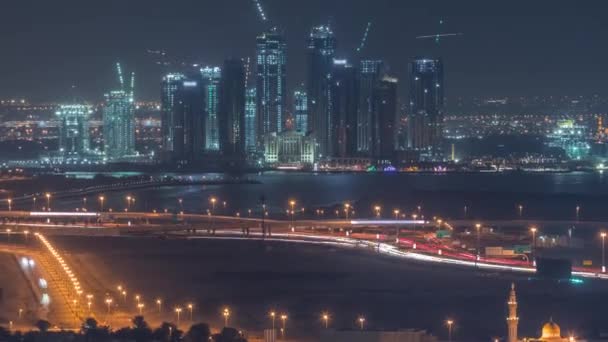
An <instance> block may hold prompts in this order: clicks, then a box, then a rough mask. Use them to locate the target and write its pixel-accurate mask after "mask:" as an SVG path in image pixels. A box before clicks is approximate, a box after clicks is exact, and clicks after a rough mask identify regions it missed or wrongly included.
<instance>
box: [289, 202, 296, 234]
mask: <svg viewBox="0 0 608 342" xmlns="http://www.w3.org/2000/svg"><path fill="white" fill-rule="evenodd" d="M289 205H290V206H291V227H292V228H293V227H294V223H293V221H294V215H295V206H296V201H294V200H290V201H289Z"/></svg>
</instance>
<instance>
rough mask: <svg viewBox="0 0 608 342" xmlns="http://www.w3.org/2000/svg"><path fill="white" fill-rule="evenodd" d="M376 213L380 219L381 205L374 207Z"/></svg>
mask: <svg viewBox="0 0 608 342" xmlns="http://www.w3.org/2000/svg"><path fill="white" fill-rule="evenodd" d="M374 211H375V212H376V217H377V218H380V212H381V211H382V207H380V206H379V205H377V206H375V207H374Z"/></svg>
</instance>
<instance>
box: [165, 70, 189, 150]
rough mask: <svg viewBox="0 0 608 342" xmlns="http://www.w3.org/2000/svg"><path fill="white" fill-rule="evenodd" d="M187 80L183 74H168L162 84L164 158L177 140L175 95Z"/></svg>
mask: <svg viewBox="0 0 608 342" xmlns="http://www.w3.org/2000/svg"><path fill="white" fill-rule="evenodd" d="M185 79H186V76H184V75H183V74H167V75H166V76H165V77H163V80H162V83H161V95H160V102H161V135H162V150H163V153H162V154H163V157H169V158H170V154H171V153H172V151H173V150H174V148H173V142H174V140H175V118H174V115H173V106H174V104H175V94H176V92H177V90H178V89H179V88H180V87H181V85H182V83H183V82H184V80H185Z"/></svg>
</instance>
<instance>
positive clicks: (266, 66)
mask: <svg viewBox="0 0 608 342" xmlns="http://www.w3.org/2000/svg"><path fill="white" fill-rule="evenodd" d="M286 58H287V57H286V44H285V38H284V37H283V34H282V33H281V32H280V31H279V30H278V29H277V28H272V29H270V30H268V31H267V32H264V33H262V34H261V35H259V36H258V37H257V63H256V64H257V81H256V92H257V116H258V127H257V134H258V142H259V143H261V142H262V141H263V139H262V138H263V136H264V135H266V134H269V133H278V132H281V131H282V130H283V125H284V122H283V121H284V120H285V116H284V112H285V97H286V95H287V88H286V84H285V73H286V68H285V64H286Z"/></svg>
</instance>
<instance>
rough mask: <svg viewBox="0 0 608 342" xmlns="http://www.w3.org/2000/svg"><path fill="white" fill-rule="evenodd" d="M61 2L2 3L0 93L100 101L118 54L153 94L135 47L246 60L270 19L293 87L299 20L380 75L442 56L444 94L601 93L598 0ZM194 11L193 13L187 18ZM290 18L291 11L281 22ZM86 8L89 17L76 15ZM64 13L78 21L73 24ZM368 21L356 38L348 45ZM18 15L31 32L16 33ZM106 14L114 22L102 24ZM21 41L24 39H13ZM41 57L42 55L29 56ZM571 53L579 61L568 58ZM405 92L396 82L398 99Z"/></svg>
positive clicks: (302, 46) (147, 60)
mask: <svg viewBox="0 0 608 342" xmlns="http://www.w3.org/2000/svg"><path fill="white" fill-rule="evenodd" d="M62 3H64V4H65V6H58V5H57V4H55V3H54V4H36V6H28V2H27V1H25V2H20V3H19V4H17V3H11V4H9V8H8V10H7V11H6V13H11V15H10V16H7V17H6V18H4V20H3V21H2V24H0V34H1V35H2V36H3V38H4V45H5V48H6V51H9V53H8V54H5V55H3V56H2V57H1V58H0V61H2V63H0V74H2V75H3V78H4V79H5V80H7V82H3V84H2V86H0V94H2V97H5V98H7V97H15V96H25V97H28V98H32V99H36V100H54V99H63V100H66V101H67V100H71V99H72V98H74V97H76V98H84V99H87V100H91V101H93V100H101V99H102V95H103V93H104V90H105V89H107V87H108V85H109V84H113V83H112V82H113V79H114V77H115V76H114V74H113V69H112V68H111V65H113V63H114V62H115V61H117V60H120V61H121V62H124V63H125V64H128V65H130V66H132V69H133V70H135V71H136V72H137V74H138V79H141V82H138V85H137V88H138V89H137V90H136V92H137V93H138V94H140V95H141V98H142V99H145V100H157V99H158V92H157V91H155V89H154V86H153V84H154V83H156V82H157V81H158V80H159V79H160V75H161V70H159V69H160V68H158V67H157V66H156V64H155V59H156V57H158V56H154V55H150V54H146V50H148V49H151V50H159V49H162V50H164V51H166V52H167V54H168V57H167V59H183V60H186V61H189V62H199V63H203V64H204V65H221V63H222V62H223V60H224V59H225V58H228V57H235V58H241V57H253V56H254V54H255V37H256V36H257V35H259V34H261V33H262V32H263V31H264V30H266V29H268V28H269V27H270V26H278V27H279V28H281V29H282V30H283V31H284V32H285V36H286V42H287V44H288V46H289V49H288V52H287V60H288V63H287V75H288V77H287V84H288V89H290V90H292V89H293V88H294V87H295V85H297V84H300V83H302V82H303V81H304V80H305V74H306V68H305V59H306V57H305V54H306V53H305V52H306V37H307V35H308V32H309V30H310V28H311V27H313V26H316V25H321V24H326V23H329V22H331V24H332V29H333V30H334V31H335V36H336V39H337V40H338V48H337V55H340V56H344V57H345V58H348V59H349V60H353V61H354V58H357V57H358V56H361V57H366V58H383V59H386V61H387V65H388V66H389V67H390V72H391V74H394V75H395V76H396V77H397V78H399V79H404V77H405V76H406V74H407V61H408V60H410V59H411V58H413V57H415V56H418V55H430V56H431V57H442V58H443V60H444V62H445V64H446V70H448V71H447V72H446V79H449V80H450V83H449V87H450V89H451V91H450V94H447V95H448V96H468V95H471V96H472V95H480V96H483V95H486V96H487V95H505V96H509V95H511V96H512V95H530V94H541V95H544V94H556V95H559V94H584V95H589V94H595V93H598V92H599V91H601V89H602V86H601V84H602V79H603V78H605V77H604V76H605V75H606V73H607V71H608V67H607V66H604V65H603V63H602V61H603V60H605V59H606V56H607V55H608V51H607V49H606V48H605V47H604V46H603V45H604V44H602V37H603V36H605V33H606V28H605V27H603V26H601V21H600V20H601V17H599V13H602V12H603V10H605V7H606V5H604V4H599V3H596V4H588V5H587V6H586V7H582V6H578V7H576V6H575V5H573V4H568V3H566V2H565V1H560V2H557V3H556V2H551V3H549V2H547V1H542V2H535V3H534V4H528V5H527V6H526V7H525V12H523V9H522V7H520V6H518V3H512V2H511V3H510V4H509V5H505V4H501V5H496V4H492V5H488V4H484V3H482V2H478V1H469V2H467V3H464V4H463V3H459V4H457V5H456V4H450V3H448V2H445V1H443V2H442V1H439V2H436V3H434V4H431V5H420V4H417V5H405V4H399V3H393V2H390V1H388V0H384V1H379V2H377V3H375V4H374V5H370V4H369V3H368V2H365V1H362V0H360V1H359V0H358V1H350V2H348V3H347V2H345V1H340V0H338V1H333V2H330V3H323V2H321V1H312V2H307V3H306V4H299V3H292V4H289V5H288V4H284V3H281V2H279V1H273V0H269V1H265V2H263V3H262V5H263V6H264V9H265V11H266V14H267V17H268V20H267V21H266V22H262V21H261V20H260V19H259V17H258V14H257V12H256V9H255V6H254V4H253V3H251V2H249V1H236V0H228V1H224V2H222V3H221V4H214V11H189V12H191V13H185V12H184V11H182V10H180V8H183V7H186V8H188V6H189V7H191V8H192V9H199V8H200V9H201V10H204V9H205V6H208V5H209V3H208V2H205V1H199V2H189V1H184V5H185V6H183V7H182V6H173V7H171V5H169V4H165V3H161V2H156V3H150V2H146V6H143V3H142V2H137V1H135V2H131V3H129V4H122V3H119V2H113V1H109V2H105V3H104V4H88V5H87V8H84V7H83V6H82V5H79V4H78V3H76V2H73V1H70V0H64V1H62ZM522 4H523V3H522ZM89 7H90V11H88V8H89ZM26 11H27V12H26ZM195 13H196V14H199V13H202V14H200V17H196V16H195ZM235 13H236V15H235ZM136 14H137V16H135V15H136ZM295 14H297V18H298V19H297V20H289V18H290V17H292V16H293V15H295ZM522 14H523V15H522ZM89 16H93V20H84V19H85V18H89ZM70 17H79V18H83V21H82V22H79V23H78V29H76V26H75V25H77V23H75V22H72V21H69V20H68V18H70ZM48 18H53V19H52V20H50V19H48ZM31 19H34V20H31ZM235 19H237V20H235ZM370 21H371V22H372V24H371V27H370V30H369V35H368V37H367V40H366V44H364V48H363V49H361V51H360V52H357V47H358V46H359V45H360V42H361V39H362V37H363V35H364V32H365V29H366V25H367V23H368V22H370ZM440 21H443V24H439V22H440ZM25 22H28V23H30V25H31V28H30V29H28V30H21V29H19V28H20V27H22V26H23V24H24V23H25ZM110 22H111V23H113V24H112V25H108V23H110ZM236 22H238V25H236V24H235V23H236ZM563 22H569V23H571V24H572V25H563ZM449 32H457V33H460V32H461V33H463V35H462V36H457V37H446V39H443V40H441V41H440V43H439V44H436V43H435V42H434V39H430V40H425V39H415V37H416V36H418V35H427V34H431V35H432V34H435V33H449ZM106 37H113V38H112V40H108V39H107V38H106ZM116 37H118V38H116ZM23 41H28V42H29V43H30V44H27V46H24V45H23V44H21V43H22V42H23ZM11 51H13V52H14V53H10V52H11ZM17 55H19V57H17ZM40 55H42V56H44V63H40V61H39V57H38V56H40ZM581 56H584V59H585V63H573V62H572V61H575V60H576V59H577V58H580V57H581ZM51 85H52V86H51ZM72 86H76V88H75V89H72ZM405 91H406V90H405V89H402V90H400V93H399V97H400V99H401V100H403V98H404V94H405ZM288 93H289V92H288Z"/></svg>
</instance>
